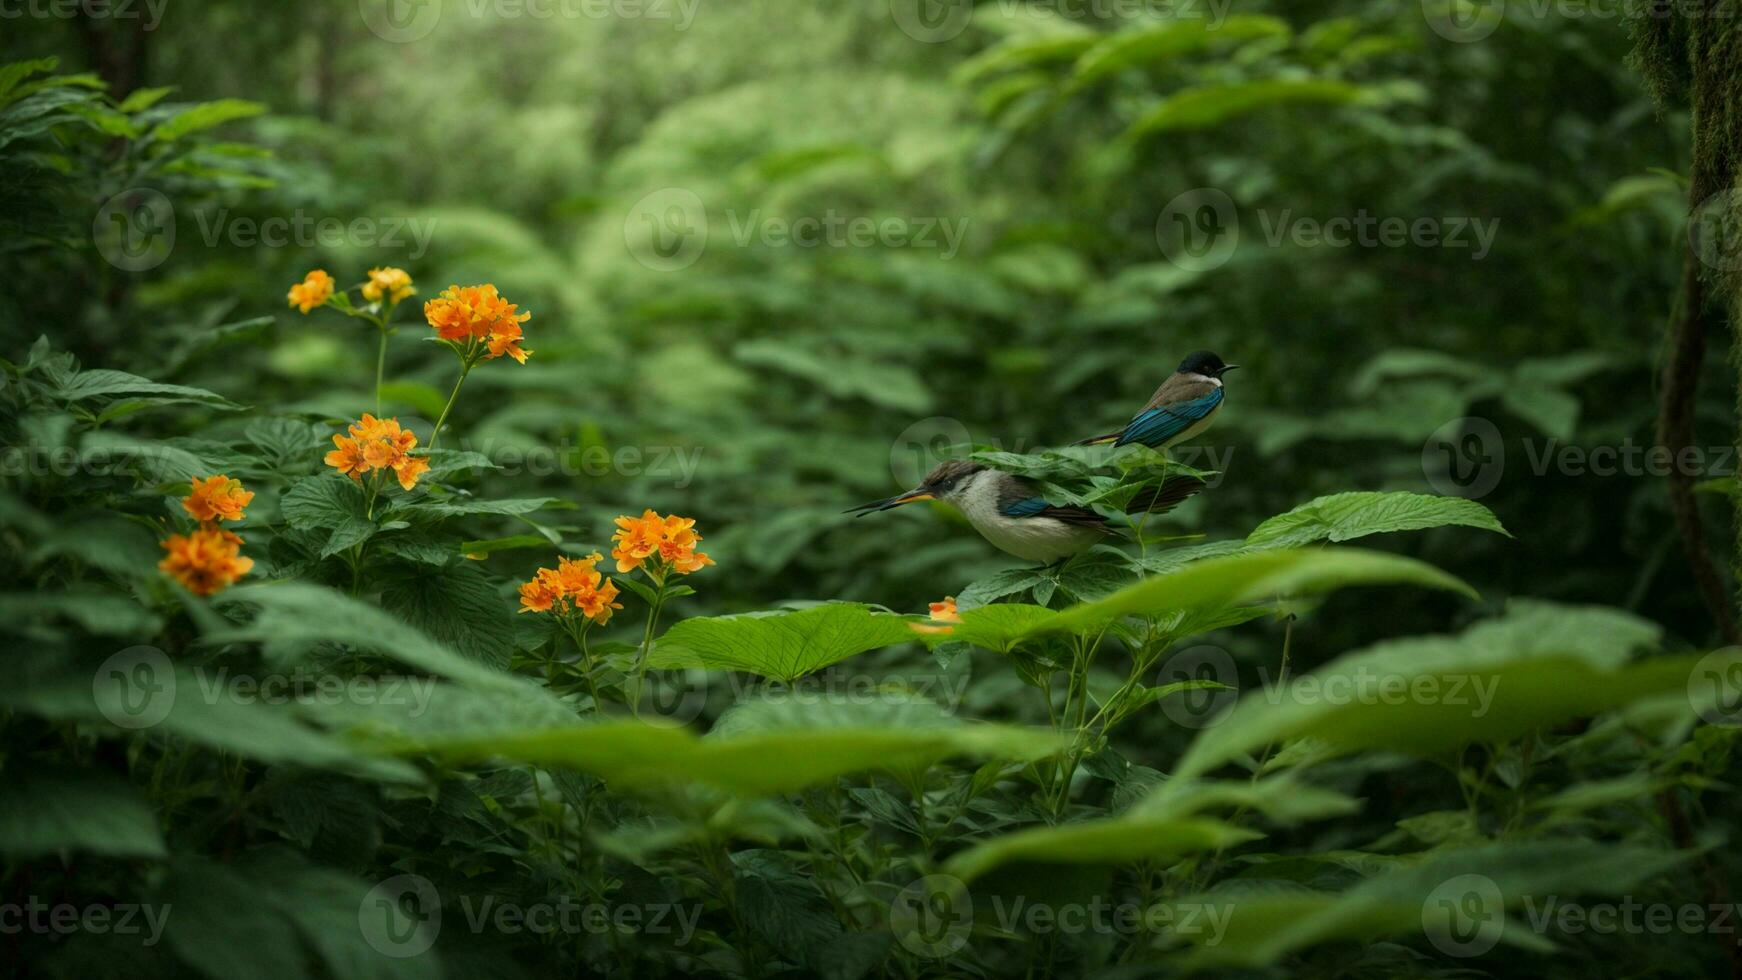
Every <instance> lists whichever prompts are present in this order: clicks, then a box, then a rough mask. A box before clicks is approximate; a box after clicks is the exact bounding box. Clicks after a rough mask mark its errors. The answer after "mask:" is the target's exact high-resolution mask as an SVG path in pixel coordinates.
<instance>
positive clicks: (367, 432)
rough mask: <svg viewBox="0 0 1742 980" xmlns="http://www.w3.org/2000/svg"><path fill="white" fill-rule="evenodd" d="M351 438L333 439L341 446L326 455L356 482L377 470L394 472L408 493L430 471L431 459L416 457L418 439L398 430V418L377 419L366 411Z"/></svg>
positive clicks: (354, 428)
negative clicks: (412, 453) (414, 452)
mask: <svg viewBox="0 0 1742 980" xmlns="http://www.w3.org/2000/svg"><path fill="white" fill-rule="evenodd" d="M350 433H351V434H350V435H349V436H341V435H335V436H333V445H334V446H336V447H338V448H336V449H334V450H333V451H332V452H329V453H327V457H326V463H327V465H328V466H331V467H332V468H333V469H335V470H338V471H339V472H340V473H343V474H345V475H346V476H348V477H350V478H351V479H353V480H357V481H361V480H362V479H363V474H365V473H372V472H375V471H377V470H392V471H393V475H394V476H395V477H397V478H398V479H399V485H400V486H401V487H403V488H405V489H407V490H410V489H411V488H412V487H415V486H417V478H418V477H419V476H422V475H423V473H424V471H425V470H427V469H429V459H428V458H427V457H424V456H413V455H411V451H412V450H413V449H416V448H417V436H416V435H415V434H413V433H411V432H408V431H406V430H404V429H402V428H400V427H399V420H398V419H378V418H376V417H375V416H373V415H370V414H368V413H367V412H365V413H364V414H363V417H362V418H361V419H358V420H357V422H356V423H355V424H353V425H352V426H351V427H350Z"/></svg>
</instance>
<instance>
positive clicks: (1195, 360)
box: [1077, 350, 1240, 449]
mask: <svg viewBox="0 0 1742 980" xmlns="http://www.w3.org/2000/svg"><path fill="white" fill-rule="evenodd" d="M1239 366H1240V365H1238V364H1223V363H1222V359H1221V358H1220V357H1217V356H1216V354H1215V353H1214V352H1213V351H1207V350H1200V351H1193V352H1192V353H1190V354H1187V355H1186V359H1185V360H1183V361H1181V362H1180V365H1179V370H1177V371H1175V372H1174V373H1173V374H1172V375H1170V376H1169V377H1168V379H1167V380H1166V381H1163V382H1162V383H1161V387H1159V388H1157V389H1155V394H1153V395H1151V396H1150V398H1149V404H1147V405H1145V406H1143V411H1141V412H1138V413H1137V414H1136V415H1134V416H1132V418H1131V421H1130V422H1127V423H1126V424H1125V428H1123V429H1120V430H1119V431H1118V432H1109V433H1107V434H1106V435H1100V436H1091V437H1090V438H1087V439H1083V440H1081V441H1079V442H1078V443H1077V445H1079V446H1095V445H1100V444H1102V443H1108V442H1110V443H1112V444H1113V445H1114V446H1128V445H1130V444H1132V443H1137V444H1139V445H1144V446H1148V447H1149V448H1151V449H1165V448H1167V447H1168V446H1171V445H1174V444H1175V443H1180V442H1184V441H1186V440H1187V439H1190V438H1192V437H1193V436H1195V435H1197V434H1199V433H1201V432H1203V431H1204V430H1205V429H1207V428H1209V427H1210V422H1211V421H1213V420H1214V419H1215V417H1216V413H1217V412H1220V411H1221V410H1222V395H1223V391H1222V375H1223V374H1225V373H1227V372H1229V371H1232V370H1234V369H1235V368H1237V367H1239Z"/></svg>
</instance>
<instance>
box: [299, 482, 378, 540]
mask: <svg viewBox="0 0 1742 980" xmlns="http://www.w3.org/2000/svg"><path fill="white" fill-rule="evenodd" d="M367 506H368V501H367V500H366V499H365V498H364V495H363V487H362V485H360V484H359V483H358V482H357V481H356V480H353V479H351V478H349V477H345V476H340V475H339V474H337V473H320V474H317V475H315V476H311V477H306V478H304V479H301V480H298V481H296V483H294V484H292V485H291V488H290V489H289V490H286V491H285V492H284V496H283V497H282V498H281V499H280V501H279V507H280V509H281V511H282V512H283V514H284V520H285V522H286V523H287V524H289V525H290V526H291V527H294V528H296V529H297V530H300V531H310V530H324V529H333V528H339V527H344V526H345V525H347V524H350V523H352V522H354V521H367V520H368V518H366V517H364V516H363V515H364V512H365V509H366V507H367Z"/></svg>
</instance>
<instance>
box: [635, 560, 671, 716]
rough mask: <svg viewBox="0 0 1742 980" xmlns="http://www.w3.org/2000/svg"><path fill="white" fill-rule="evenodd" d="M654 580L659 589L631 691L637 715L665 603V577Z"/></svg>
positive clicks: (651, 608)
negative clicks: (650, 653)
mask: <svg viewBox="0 0 1742 980" xmlns="http://www.w3.org/2000/svg"><path fill="white" fill-rule="evenodd" d="M648 577H649V578H652V576H648ZM654 581H655V584H657V585H658V586H659V591H658V592H656V593H654V596H653V604H652V605H651V606H649V607H648V609H647V631H646V632H645V633H643V634H642V636H641V649H640V650H637V651H636V652H635V681H634V684H633V686H632V687H631V689H630V692H629V706H630V709H631V710H632V711H634V712H635V714H636V716H637V717H639V716H640V714H641V682H642V679H643V678H645V677H646V676H647V655H648V653H649V652H651V651H652V650H653V631H654V629H655V628H656V626H657V625H658V623H659V610H660V609H661V607H663V606H664V605H665V577H664V576H663V575H662V576H660V577H659V578H657V579H655V580H654Z"/></svg>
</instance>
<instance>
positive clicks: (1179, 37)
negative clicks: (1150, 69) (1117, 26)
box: [1068, 16, 1291, 92]
mask: <svg viewBox="0 0 1742 980" xmlns="http://www.w3.org/2000/svg"><path fill="white" fill-rule="evenodd" d="M1290 33H1291V32H1290V30H1289V27H1288V24H1287V23H1285V22H1284V21H1282V20H1279V19H1277V18H1275V17H1255V16H1235V17H1229V18H1227V19H1225V20H1223V21H1221V22H1220V23H1217V24H1214V25H1213V26H1212V22H1211V21H1209V20H1207V19H1204V20H1177V21H1172V22H1169V23H1164V24H1160V25H1158V26H1154V27H1143V28H1139V29H1137V30H1127V31H1119V32H1117V33H1115V34H1113V35H1111V36H1109V37H1108V38H1107V39H1106V40H1104V41H1101V42H1100V43H1098V44H1096V45H1095V46H1094V47H1092V48H1090V49H1089V50H1088V51H1086V52H1084V53H1083V56H1082V57H1081V58H1079V59H1077V64H1076V67H1075V69H1074V70H1073V71H1072V72H1071V79H1070V84H1069V86H1068V88H1069V90H1070V91H1073V92H1074V91H1080V90H1081V89H1083V88H1086V87H1087V86H1089V85H1091V84H1093V83H1095V82H1097V81H1100V80H1101V79H1102V78H1105V77H1106V76H1108V75H1111V74H1114V73H1116V72H1120V71H1124V70H1126V69H1128V68H1135V67H1139V66H1144V65H1148V64H1149V63H1151V62H1156V61H1165V60H1167V59H1172V58H1177V57H1179V56H1180V55H1182V54H1190V53H1193V52H1196V51H1202V50H1204V49H1206V48H1210V47H1212V46H1218V45H1222V44H1227V43H1232V42H1236V41H1248V40H1251V39H1253V38H1259V37H1287V36H1289V34H1290Z"/></svg>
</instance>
